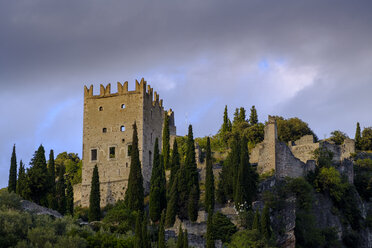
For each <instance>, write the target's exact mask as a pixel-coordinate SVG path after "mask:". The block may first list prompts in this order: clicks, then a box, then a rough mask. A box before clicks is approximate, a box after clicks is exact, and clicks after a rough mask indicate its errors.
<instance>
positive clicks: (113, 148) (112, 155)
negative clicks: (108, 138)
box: [109, 147, 115, 158]
mask: <svg viewBox="0 0 372 248" xmlns="http://www.w3.org/2000/svg"><path fill="white" fill-rule="evenodd" d="M109 156H110V158H115V147H110V155H109Z"/></svg>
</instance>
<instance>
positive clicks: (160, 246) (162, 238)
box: [158, 210, 166, 248]
mask: <svg viewBox="0 0 372 248" xmlns="http://www.w3.org/2000/svg"><path fill="white" fill-rule="evenodd" d="M164 222H165V211H164V210H163V212H162V213H161V220H160V225H159V235H158V236H159V237H158V248H165V247H166V244H165V229H164Z"/></svg>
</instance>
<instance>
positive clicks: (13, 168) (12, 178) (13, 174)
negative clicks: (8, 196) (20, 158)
mask: <svg viewBox="0 0 372 248" xmlns="http://www.w3.org/2000/svg"><path fill="white" fill-rule="evenodd" d="M8 191H9V192H16V191H17V157H16V150H15V145H13V152H12V157H11V158H10V169H9V181H8Z"/></svg>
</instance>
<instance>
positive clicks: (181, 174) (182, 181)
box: [176, 165, 189, 220]
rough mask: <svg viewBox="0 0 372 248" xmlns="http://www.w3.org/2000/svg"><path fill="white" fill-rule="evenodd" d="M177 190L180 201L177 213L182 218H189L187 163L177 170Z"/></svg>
mask: <svg viewBox="0 0 372 248" xmlns="http://www.w3.org/2000/svg"><path fill="white" fill-rule="evenodd" d="M176 177H177V179H176V180H177V192H178V203H177V205H178V206H177V209H178V211H177V214H178V216H179V218H180V219H181V220H183V219H187V218H188V214H187V201H188V199H189V192H188V179H187V177H186V168H185V165H181V167H180V169H179V170H178V172H177V175H176Z"/></svg>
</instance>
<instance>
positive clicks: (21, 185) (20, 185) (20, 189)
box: [16, 160, 27, 197]
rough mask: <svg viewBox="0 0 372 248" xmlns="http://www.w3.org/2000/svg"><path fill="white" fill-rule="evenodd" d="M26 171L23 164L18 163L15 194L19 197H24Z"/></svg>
mask: <svg viewBox="0 0 372 248" xmlns="http://www.w3.org/2000/svg"><path fill="white" fill-rule="evenodd" d="M26 178H27V175H26V171H25V165H24V164H23V162H22V160H21V161H20V162H19V170H18V180H17V189H16V192H17V194H18V195H19V196H21V197H24V196H25V188H26Z"/></svg>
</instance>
